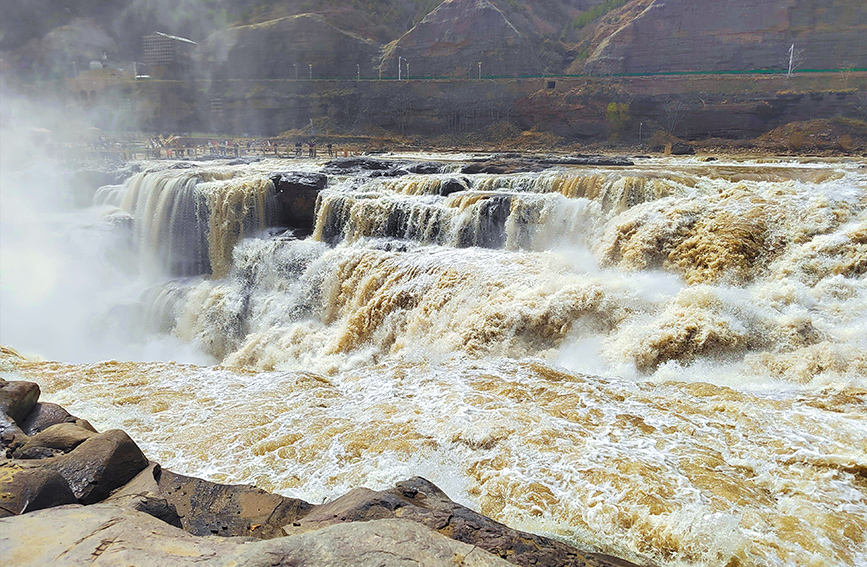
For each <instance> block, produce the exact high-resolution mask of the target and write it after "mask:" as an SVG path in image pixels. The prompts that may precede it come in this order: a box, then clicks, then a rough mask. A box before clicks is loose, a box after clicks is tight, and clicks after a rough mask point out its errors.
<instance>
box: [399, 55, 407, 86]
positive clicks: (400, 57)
mask: <svg viewBox="0 0 867 567" xmlns="http://www.w3.org/2000/svg"><path fill="white" fill-rule="evenodd" d="M401 59H403V57H402V56H400V55H398V56H397V80H398V81H399V80H400V79H401V75H400V61H401ZM403 60H404V61H406V59H403Z"/></svg>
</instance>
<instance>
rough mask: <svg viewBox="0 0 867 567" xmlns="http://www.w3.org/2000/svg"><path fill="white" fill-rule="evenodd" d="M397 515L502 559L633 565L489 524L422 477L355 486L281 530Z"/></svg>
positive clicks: (290, 531) (302, 529) (295, 530)
mask: <svg viewBox="0 0 867 567" xmlns="http://www.w3.org/2000/svg"><path fill="white" fill-rule="evenodd" d="M385 518H401V519H404V520H410V521H413V522H417V523H419V524H421V525H423V526H425V527H427V528H430V529H431V530H435V531H437V532H439V533H441V534H443V535H445V536H448V537H449V538H451V539H455V540H458V541H461V542H464V543H468V544H471V545H474V546H476V547H479V548H481V549H484V550H485V551H488V552H490V553H492V554H494V555H497V556H499V557H502V558H503V559H505V560H506V561H508V562H509V563H512V564H514V565H521V566H529V565H536V566H539V567H542V566H552V567H553V566H558V567H559V566H576V567H585V566H601V565H610V566H615V565H622V566H629V565H633V564H631V563H629V562H626V561H622V560H620V559H617V558H615V557H610V556H606V555H600V554H594V553H581V552H579V551H578V550H576V549H575V548H573V547H570V546H568V545H566V544H564V543H560V542H558V541H554V540H552V539H548V538H545V537H541V536H537V535H534V534H530V533H527V532H522V531H519V530H515V529H512V528H509V527H508V526H505V525H503V524H501V523H499V522H495V521H494V520H491V519H490V518H487V517H485V516H482V515H481V514H478V513H476V512H473V511H472V510H470V509H469V508H466V507H464V506H461V505H460V504H457V503H455V502H453V501H452V500H451V499H449V497H448V496H446V494H445V493H444V492H443V491H442V490H440V489H439V488H437V487H436V486H434V484H433V483H431V482H430V481H428V480H425V479H423V478H420V477H413V478H411V479H409V480H406V481H403V482H399V483H397V484H396V485H395V487H394V488H391V489H389V490H383V491H379V492H376V491H373V490H368V489H366V488H357V489H355V490H352V491H350V492H348V493H347V494H345V495H344V496H341V497H340V498H338V499H336V500H333V501H331V502H329V503H327V504H323V505H322V506H317V507H316V508H315V509H314V510H313V511H311V512H310V513H309V514H308V515H307V516H305V517H304V518H301V519H300V520H298V521H297V522H295V523H294V524H292V525H288V526H286V527H285V528H284V531H286V533H287V534H290V535H292V534H297V533H304V532H308V531H311V530H318V529H322V528H323V527H326V526H332V525H335V524H340V523H345V522H366V521H371V520H382V519H385Z"/></svg>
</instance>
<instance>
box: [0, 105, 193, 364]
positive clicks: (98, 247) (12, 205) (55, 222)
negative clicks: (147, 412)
mask: <svg viewBox="0 0 867 567" xmlns="http://www.w3.org/2000/svg"><path fill="white" fill-rule="evenodd" d="M0 120H2V123H0V126H2V130H0V133H2V143H0V152H2V154H0V157H2V161H0V164H2V167H0V186H2V190H0V283H2V285H0V343H2V344H4V345H7V346H10V347H13V348H15V349H18V350H20V351H22V352H24V353H28V354H33V355H38V356H41V357H46V358H51V359H57V360H63V361H70V362H88V361H96V360H104V359H109V358H121V359H123V358H129V359H137V360H140V359H144V360H164V359H172V360H185V361H189V362H202V363H206V362H208V361H209V360H210V359H208V358H207V357H205V356H203V355H196V353H195V351H194V349H193V347H189V346H185V345H180V344H179V343H175V341H173V340H172V339H171V338H168V337H161V338H153V337H151V338H147V337H146V335H145V333H143V329H142V327H141V322H140V321H141V320H142V317H141V316H140V314H141V312H142V310H143V309H142V307H140V306H139V298H140V297H141V296H142V293H143V291H144V290H145V289H147V288H148V287H150V286H152V285H154V284H155V283H158V281H159V279H157V280H150V281H149V280H146V279H144V277H143V276H141V275H139V273H138V265H137V263H136V262H134V261H131V254H132V253H133V249H132V247H131V242H130V240H129V238H128V236H127V234H126V233H127V232H128V230H129V227H128V225H125V224H124V223H121V222H116V218H114V219H113V217H112V216H111V215H109V214H107V213H109V212H110V210H109V209H107V208H106V207H85V208H76V207H75V204H76V202H77V201H81V196H82V194H83V195H84V197H85V199H84V202H85V203H87V202H89V200H88V199H87V197H88V195H91V194H92V193H94V192H95V190H96V187H90V186H88V184H87V182H86V181H84V182H82V179H85V180H86V179H87V177H83V176H82V175H80V173H81V172H78V171H76V169H77V166H75V165H74V164H72V163H69V162H65V161H62V160H60V159H59V158H58V155H59V152H60V146H61V143H62V142H63V141H64V140H69V139H75V137H76V136H80V135H81V133H82V132H85V131H86V126H87V125H86V124H83V123H76V122H75V121H69V120H68V119H66V118H65V117H64V116H63V113H62V112H61V109H58V108H53V109H52V108H49V107H46V106H44V105H41V104H37V103H34V102H33V101H29V100H27V99H25V98H22V97H16V96H13V95H11V94H9V93H4V96H3V105H2V118H0Z"/></svg>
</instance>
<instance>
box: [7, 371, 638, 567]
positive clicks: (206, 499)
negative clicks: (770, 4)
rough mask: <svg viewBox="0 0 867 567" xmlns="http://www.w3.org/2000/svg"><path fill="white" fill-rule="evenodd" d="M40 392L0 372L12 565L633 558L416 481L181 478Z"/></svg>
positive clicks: (538, 562) (542, 562)
mask: <svg viewBox="0 0 867 567" xmlns="http://www.w3.org/2000/svg"><path fill="white" fill-rule="evenodd" d="M39 394H40V392H39V386H38V385H37V384H35V383H33V382H25V381H6V380H3V379H0V442H2V451H3V456H2V457H0V564H3V565H48V564H51V565H81V564H84V563H97V564H103V565H115V564H123V565H166V566H176V565H178V566H179V565H193V564H195V565H201V564H208V565H247V566H258V565H269V566H276V565H285V566H290V565H292V566H301V565H309V566H313V565H323V566H325V565H327V566H342V565H345V566H350V565H351V566H365V565H371V566H373V565H376V566H392V565H394V566H398V565H400V566H407V565H425V566H443V567H446V566H448V567H455V566H456V565H464V566H475V567H483V566H490V567H496V566H503V567H507V566H508V565H521V566H529V565H534V566H552V567H553V566H555V565H556V566H575V567H584V566H593V567H631V566H634V565H635V564H634V563H630V562H628V561H624V560H622V559H619V558H616V557H611V556H607V555H602V554H597V553H590V552H585V551H582V550H579V549H576V548H573V547H571V546H568V545H566V544H564V543H561V542H558V541H555V540H552V539H548V538H545V537H541V536H537V535H533V534H529V533H526V532H521V531H518V530H514V529H511V528H509V527H508V526H505V525H503V524H500V523H498V522H495V521H494V520H491V519H490V518H487V517H485V516H482V515H481V514H478V513H476V512H473V511H472V510H470V509H469V508H466V507H464V506H461V505H460V504H457V503H455V502H453V501H452V500H450V499H449V498H448V496H446V494H445V493H444V492H443V491H442V490H440V489H439V488H437V487H436V486H434V485H433V484H432V483H431V482H429V481H427V480H425V479H423V478H420V477H413V478H411V479H409V480H406V481H403V482H399V483H397V484H396V485H395V486H394V487H393V488H391V489H388V490H382V491H373V490H368V489H366V488H357V489H355V490H352V491H350V492H349V493H347V494H345V495H344V496H341V497H340V498H337V499H336V500H333V501H332V502H328V503H325V504H322V505H313V504H309V503H307V502H304V501H303V500H298V499H295V498H287V497H284V496H280V495H277V494H271V493H268V492H265V491H264V490H260V489H258V488H255V487H252V486H245V485H225V484H216V483H212V482H208V481H206V480H202V479H198V478H193V477H188V476H183V475H180V474H176V473H173V472H171V471H168V470H165V469H163V468H162V467H161V466H160V465H159V464H156V463H153V462H149V461H148V459H147V458H146V457H145V455H144V454H143V453H142V452H141V450H140V449H139V448H138V446H137V445H136V444H135V442H134V441H133V440H132V439H130V437H129V436H128V435H127V434H126V433H124V432H123V431H120V430H110V431H106V432H103V433H99V432H98V431H96V429H95V428H94V427H93V426H92V425H91V424H90V423H88V422H87V421H85V420H83V419H80V418H77V417H75V416H73V415H70V414H69V413H68V412H67V411H66V410H64V409H63V408H62V407H60V406H58V405H56V404H51V403H40V402H39ZM202 536H206V537H202ZM213 536H223V537H213ZM265 540H267V541H265Z"/></svg>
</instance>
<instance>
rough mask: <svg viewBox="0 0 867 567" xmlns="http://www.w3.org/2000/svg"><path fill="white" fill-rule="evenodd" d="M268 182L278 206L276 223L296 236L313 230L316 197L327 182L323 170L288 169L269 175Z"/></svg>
mask: <svg viewBox="0 0 867 567" xmlns="http://www.w3.org/2000/svg"><path fill="white" fill-rule="evenodd" d="M271 182H272V183H273V184H274V191H275V192H276V194H277V203H278V204H279V206H280V210H279V213H278V216H279V220H278V222H279V223H280V224H281V225H283V226H286V227H289V228H291V229H293V230H295V231H297V233H298V234H299V235H306V234H310V233H311V232H313V225H314V223H315V221H316V199H317V198H318V197H319V192H320V191H322V190H323V189H325V187H326V186H327V185H328V177H327V176H326V175H324V174H322V173H315V172H309V171H290V172H283V173H275V174H273V175H271Z"/></svg>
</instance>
